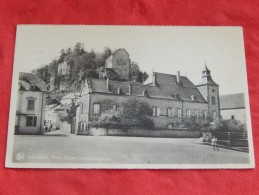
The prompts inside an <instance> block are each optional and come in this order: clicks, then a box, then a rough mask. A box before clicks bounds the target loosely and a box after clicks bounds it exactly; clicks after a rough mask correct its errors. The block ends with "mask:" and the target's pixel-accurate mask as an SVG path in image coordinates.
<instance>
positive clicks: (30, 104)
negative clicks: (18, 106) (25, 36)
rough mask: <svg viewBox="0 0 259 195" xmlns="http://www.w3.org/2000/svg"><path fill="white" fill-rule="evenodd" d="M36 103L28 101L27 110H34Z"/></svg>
mask: <svg viewBox="0 0 259 195" xmlns="http://www.w3.org/2000/svg"><path fill="white" fill-rule="evenodd" d="M34 103H35V100H28V107H27V109H28V110H34Z"/></svg>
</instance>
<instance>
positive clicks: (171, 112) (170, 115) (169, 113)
mask: <svg viewBox="0 0 259 195" xmlns="http://www.w3.org/2000/svg"><path fill="white" fill-rule="evenodd" d="M167 116H168V117H174V109H173V108H167Z"/></svg>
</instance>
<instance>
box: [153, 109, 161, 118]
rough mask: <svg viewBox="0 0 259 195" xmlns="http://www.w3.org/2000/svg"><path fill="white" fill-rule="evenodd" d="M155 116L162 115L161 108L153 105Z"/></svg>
mask: <svg viewBox="0 0 259 195" xmlns="http://www.w3.org/2000/svg"><path fill="white" fill-rule="evenodd" d="M153 116H160V108H159V107H153Z"/></svg>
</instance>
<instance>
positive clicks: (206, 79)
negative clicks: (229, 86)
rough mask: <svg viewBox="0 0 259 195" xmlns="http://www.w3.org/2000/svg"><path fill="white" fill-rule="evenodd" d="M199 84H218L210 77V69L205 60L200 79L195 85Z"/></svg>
mask: <svg viewBox="0 0 259 195" xmlns="http://www.w3.org/2000/svg"><path fill="white" fill-rule="evenodd" d="M201 85H216V86H218V84H216V83H215V82H214V81H213V79H212V78H211V75H210V70H209V69H208V67H207V64H206V61H205V66H204V69H203V71H202V80H201V82H200V83H199V84H198V85H197V86H201Z"/></svg>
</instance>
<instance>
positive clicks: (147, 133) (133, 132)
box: [89, 128, 202, 138]
mask: <svg viewBox="0 0 259 195" xmlns="http://www.w3.org/2000/svg"><path fill="white" fill-rule="evenodd" d="M89 135H93V136H138V137H172V138H199V137H201V136H202V133H201V131H200V130H191V129H186V128H182V129H153V130H146V129H125V130H124V129H109V130H107V129H105V128H90V129H89Z"/></svg>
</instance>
